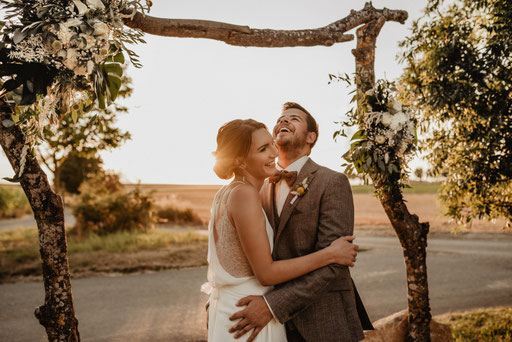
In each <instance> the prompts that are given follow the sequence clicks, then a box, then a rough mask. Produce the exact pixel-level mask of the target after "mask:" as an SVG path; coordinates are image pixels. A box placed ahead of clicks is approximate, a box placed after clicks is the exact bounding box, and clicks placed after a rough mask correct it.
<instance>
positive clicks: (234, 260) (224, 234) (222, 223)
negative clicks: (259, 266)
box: [213, 182, 253, 278]
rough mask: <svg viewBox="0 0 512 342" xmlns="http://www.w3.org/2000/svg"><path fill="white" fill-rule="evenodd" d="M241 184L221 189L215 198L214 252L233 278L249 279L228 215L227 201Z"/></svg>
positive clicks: (247, 261) (247, 269)
mask: <svg viewBox="0 0 512 342" xmlns="http://www.w3.org/2000/svg"><path fill="white" fill-rule="evenodd" d="M241 184H243V183H242V182H233V183H231V184H229V185H227V186H225V187H224V188H222V189H221V190H220V191H219V192H218V193H217V196H216V197H215V200H214V204H213V208H214V210H215V215H214V218H215V221H214V222H213V236H214V240H215V251H216V252H217V257H218V259H219V263H220V264H221V266H222V267H223V268H224V269H225V270H226V272H228V273H229V274H230V275H232V276H233V277H237V278H241V277H249V276H252V275H253V272H252V269H251V265H250V264H249V260H247V257H246V256H245V253H244V250H243V248H242V244H241V243H240V239H239V238H238V233H237V231H236V228H235V226H234V225H233V223H231V220H230V219H229V215H228V210H227V209H228V205H227V203H228V200H229V196H230V194H231V192H232V191H233V190H234V189H236V188H237V187H238V186H240V185H241Z"/></svg>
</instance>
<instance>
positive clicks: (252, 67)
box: [0, 0, 426, 184]
mask: <svg viewBox="0 0 512 342" xmlns="http://www.w3.org/2000/svg"><path fill="white" fill-rule="evenodd" d="M153 3H154V6H153V7H152V10H151V13H150V14H151V15H153V16H158V17H166V18H188V19H208V20H215V21H222V22H228V23H233V24H240V25H248V26H250V27H254V28H272V29H306V28H317V27H321V26H325V25H327V24H329V23H331V22H333V21H336V20H339V19H341V18H343V17H345V16H347V15H348V14H349V12H350V10H351V9H355V10H359V9H362V8H363V6H364V3H365V2H364V1H360V0H343V1H340V0H315V1H311V0H280V1H270V0H259V1H240V0H215V1H207V0H202V1H201V0H186V1H185V0H181V1H180V0H174V1H168V0H155V1H153ZM373 5H374V7H376V8H383V7H387V8H391V9H402V10H406V11H407V12H408V13H409V19H408V20H407V22H406V24H405V25H401V24H399V23H395V22H387V23H386V24H385V25H384V27H383V29H382V31H381V34H380V35H379V38H378V40H377V50H376V58H375V60H376V67H375V70H376V76H377V78H382V77H386V78H387V79H390V80H392V79H395V78H396V77H398V76H399V75H400V74H401V69H402V66H401V65H399V64H398V61H397V59H396V56H397V54H398V53H399V52H400V48H399V47H398V42H399V41H401V40H402V39H404V38H405V37H406V36H407V34H408V32H409V27H410V25H411V23H412V21H413V20H414V19H416V18H419V17H420V16H421V15H422V10H423V8H424V7H425V5H426V0H416V1H411V0H409V1H405V0H393V1H390V0H388V1H383V0H376V1H373ZM350 33H355V32H354V30H353V31H351V32H350ZM145 39H146V40H147V44H145V45H139V46H135V47H134V50H135V51H136V52H137V53H138V54H139V55H140V59H141V62H142V64H143V68H142V69H136V68H133V67H129V69H128V73H129V75H130V76H131V77H132V78H133V87H134V94H133V96H132V97H131V98H129V99H127V100H125V103H126V105H127V106H128V107H129V113H128V114H121V115H120V116H119V121H118V125H119V126H120V127H121V128H122V129H124V130H127V131H129V132H130V133H131V135H132V139H131V140H130V141H128V142H126V143H125V144H124V145H123V146H122V147H121V148H119V149H116V150H114V151H112V152H102V154H101V156H102V158H103V160H104V162H105V163H104V165H105V168H106V169H111V170H115V171H117V172H120V173H121V174H122V176H123V180H124V181H125V182H138V181H140V182H142V183H165V184H222V183H225V181H223V180H220V179H218V178H217V177H216V176H215V174H214V173H213V171H212V166H213V157H212V155H211V152H212V151H213V150H214V149H215V137H216V134H217V130H218V128H219V127H220V126H221V125H222V124H223V123H225V122H227V121H229V120H233V119H236V118H254V119H256V120H259V121H262V122H264V123H265V124H266V125H267V126H268V127H269V128H272V126H273V124H274V122H275V120H276V119H277V117H278V116H279V113H280V110H281V106H282V104H283V103H284V102H287V101H294V102H298V103H300V104H301V105H303V106H304V107H305V108H306V109H308V110H309V111H310V112H311V113H312V114H313V115H314V116H315V117H316V119H317V121H318V123H319V126H320V137H319V140H318V143H317V144H316V146H315V148H314V149H313V152H312V154H311V157H312V158H313V159H314V160H315V161H316V162H317V163H320V164H323V165H325V166H328V167H330V168H332V169H335V170H339V171H342V170H343V168H342V167H341V166H340V165H341V164H342V162H343V161H342V159H341V155H342V154H343V153H344V152H345V151H346V150H347V148H348V139H346V138H341V139H338V142H337V143H335V142H334V141H333V139H332V135H333V132H334V131H335V130H337V129H338V126H337V125H336V124H335V122H337V121H343V120H344V119H345V116H344V113H345V112H346V111H347V110H348V109H349V100H350V96H349V95H348V92H349V90H350V89H347V88H346V86H345V85H344V84H331V85H329V84H328V81H329V74H338V73H348V74H352V73H353V72H354V69H355V61H354V57H353V55H352V53H351V49H353V48H354V47H355V44H356V43H355V40H354V41H351V42H346V43H340V44H336V45H334V46H331V47H296V48H273V49H270V48H244V47H234V46H230V45H227V44H225V43H223V42H218V41H213V40H206V39H191V38H190V39H188V38H187V39H184V38H168V37H157V36H150V35H146V37H145ZM421 163H422V162H421V161H420V160H419V159H416V160H415V161H414V162H413V163H412V167H413V168H414V166H415V165H419V164H421ZM0 174H1V175H2V177H6V176H9V177H10V176H12V175H13V171H12V168H11V166H10V164H9V162H8V161H7V159H6V158H5V156H4V155H3V154H2V156H1V158H0Z"/></svg>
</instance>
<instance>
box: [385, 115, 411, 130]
mask: <svg viewBox="0 0 512 342" xmlns="http://www.w3.org/2000/svg"><path fill="white" fill-rule="evenodd" d="M406 122H407V115H405V114H404V112H398V113H396V114H395V115H393V119H392V120H391V123H390V125H389V127H390V128H391V129H392V130H394V131H398V130H399V129H400V128H402V127H403V126H404V124H405V123H406Z"/></svg>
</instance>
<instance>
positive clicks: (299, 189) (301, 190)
mask: <svg viewBox="0 0 512 342" xmlns="http://www.w3.org/2000/svg"><path fill="white" fill-rule="evenodd" d="M308 179H309V174H308V175H307V176H306V177H305V178H304V179H303V180H302V181H301V182H300V183H299V184H297V186H295V189H293V190H292V191H290V193H291V194H292V195H295V196H293V198H292V200H291V201H290V204H293V203H295V201H296V200H297V198H299V197H301V196H303V195H304V194H305V193H306V191H307V190H308V186H309V183H308Z"/></svg>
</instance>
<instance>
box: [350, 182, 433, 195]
mask: <svg viewBox="0 0 512 342" xmlns="http://www.w3.org/2000/svg"><path fill="white" fill-rule="evenodd" d="M410 186H411V187H410V188H405V189H404V193H406V194H435V193H437V191H438V190H439V184H438V183H426V182H411V184H410ZM352 192H353V193H354V194H373V193H374V192H375V188H374V187H373V185H371V184H370V185H353V186H352Z"/></svg>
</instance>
